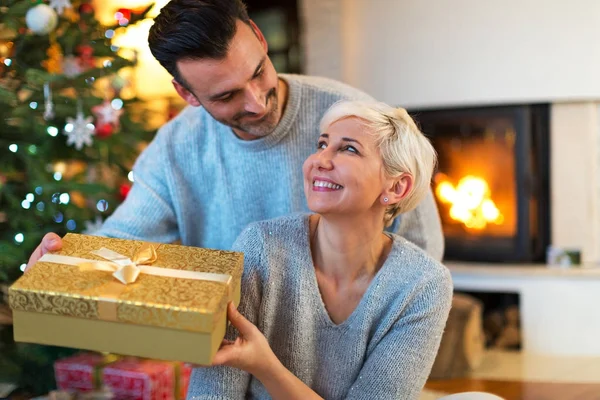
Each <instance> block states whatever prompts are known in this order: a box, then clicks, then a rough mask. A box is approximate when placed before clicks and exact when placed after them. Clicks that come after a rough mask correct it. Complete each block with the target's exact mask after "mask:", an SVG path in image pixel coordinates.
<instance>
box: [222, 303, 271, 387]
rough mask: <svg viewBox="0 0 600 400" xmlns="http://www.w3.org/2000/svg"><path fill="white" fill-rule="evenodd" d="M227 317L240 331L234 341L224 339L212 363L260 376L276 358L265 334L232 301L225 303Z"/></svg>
mask: <svg viewBox="0 0 600 400" xmlns="http://www.w3.org/2000/svg"><path fill="white" fill-rule="evenodd" d="M227 318H228V319H229V320H230V321H231V324H232V325H233V326H234V327H236V328H237V330H238V331H239V332H240V336H239V337H238V338H237V339H236V340H235V341H233V342H232V341H230V340H226V339H224V340H223V342H222V343H221V348H220V349H219V351H217V354H215V357H214V360H213V365H227V366H229V367H235V368H239V369H241V370H244V371H246V372H249V373H250V374H252V375H254V376H256V377H258V378H260V376H261V375H262V374H264V373H265V372H266V369H268V368H269V366H270V364H272V362H273V361H274V360H273V359H274V358H275V359H276V356H275V354H274V353H273V351H272V350H271V347H270V346H269V342H267V339H266V338H265V336H264V335H263V334H262V333H261V332H260V331H259V330H258V328H257V327H256V326H254V325H253V324H252V322H250V321H248V320H247V319H246V318H244V316H243V315H242V314H240V313H239V311H238V310H237V309H236V308H235V306H234V305H233V303H232V302H229V304H228V305H227Z"/></svg>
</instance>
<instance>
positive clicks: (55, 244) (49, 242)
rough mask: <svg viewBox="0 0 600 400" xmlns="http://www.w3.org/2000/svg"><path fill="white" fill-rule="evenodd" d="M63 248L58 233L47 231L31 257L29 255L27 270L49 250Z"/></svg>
mask: <svg viewBox="0 0 600 400" xmlns="http://www.w3.org/2000/svg"><path fill="white" fill-rule="evenodd" d="M60 249H62V239H61V238H60V236H58V235H57V234H56V233H47V234H46V236H44V238H43V239H42V243H40V245H39V246H38V247H37V248H36V249H35V250H34V251H33V253H32V254H31V257H29V262H28V263H27V267H25V272H27V270H28V269H29V268H31V266H32V265H33V264H35V263H36V262H38V260H39V259H40V258H42V256H43V255H44V254H46V253H48V252H49V251H57V250H60Z"/></svg>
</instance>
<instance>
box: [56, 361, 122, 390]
mask: <svg viewBox="0 0 600 400" xmlns="http://www.w3.org/2000/svg"><path fill="white" fill-rule="evenodd" d="M115 359H116V357H115V356H104V355H102V354H99V353H78V354H75V355H73V356H71V357H66V358H63V359H60V360H57V361H56V362H55V363H54V377H55V379H56V386H57V387H58V389H60V390H77V391H78V392H83V393H85V392H90V391H92V390H94V389H97V388H98V387H99V381H98V379H99V378H100V369H101V368H102V367H104V366H106V365H107V364H109V363H110V362H112V361H114V360H115Z"/></svg>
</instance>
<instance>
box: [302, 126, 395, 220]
mask: <svg viewBox="0 0 600 400" xmlns="http://www.w3.org/2000/svg"><path fill="white" fill-rule="evenodd" d="M302 171H303V173H304V194H305V196H306V199H307V202H308V207H309V208H310V210H311V211H313V212H316V213H319V214H328V213H334V214H344V213H347V214H352V215H356V214H357V213H364V212H369V211H373V210H374V209H375V208H378V209H381V203H380V196H381V195H382V193H383V191H384V188H385V184H386V179H385V173H384V169H383V161H382V159H381V155H380V153H379V150H378V148H377V145H376V144H375V140H374V137H373V135H372V134H371V132H370V131H369V128H368V127H367V126H366V125H365V123H364V121H363V120H361V119H359V118H356V117H348V118H344V119H341V120H338V121H336V122H334V123H332V124H331V125H329V127H328V128H327V129H326V130H325V132H323V133H322V134H321V136H320V137H319V140H318V145H317V151H316V152H315V153H314V154H312V155H311V156H310V157H308V158H307V159H306V161H305V162H304V166H303V168H302Z"/></svg>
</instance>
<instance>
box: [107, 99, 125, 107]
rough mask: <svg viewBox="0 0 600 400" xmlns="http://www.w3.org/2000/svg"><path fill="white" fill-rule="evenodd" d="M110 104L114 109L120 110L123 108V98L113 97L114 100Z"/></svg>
mask: <svg viewBox="0 0 600 400" xmlns="http://www.w3.org/2000/svg"><path fill="white" fill-rule="evenodd" d="M110 105H111V107H112V108H113V109H114V110H120V109H121V108H123V100H121V99H119V98H116V99H113V101H111V102H110Z"/></svg>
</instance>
